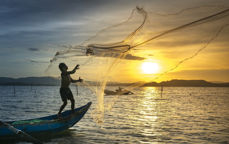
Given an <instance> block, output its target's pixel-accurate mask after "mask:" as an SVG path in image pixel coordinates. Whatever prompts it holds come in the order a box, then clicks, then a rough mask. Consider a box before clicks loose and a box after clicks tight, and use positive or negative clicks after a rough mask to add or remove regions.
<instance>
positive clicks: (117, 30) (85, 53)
mask: <svg viewBox="0 0 229 144" xmlns="http://www.w3.org/2000/svg"><path fill="white" fill-rule="evenodd" d="M228 26H229V9H228V8H227V7H224V6H200V7H193V8H187V9H183V10H179V11H176V12H170V13H168V12H155V11H152V10H147V9H144V8H140V7H136V8H135V9H133V10H132V12H131V13H130V16H129V17H128V18H127V19H126V20H124V21H122V22H117V23H116V24H114V25H111V26H109V27H107V28H104V29H102V30H101V31H99V32H97V33H96V34H95V35H94V36H92V37H90V38H89V39H87V40H85V41H84V42H82V43H81V44H76V45H74V46H67V47H65V48H63V50H61V51H58V52H56V54H55V56H54V57H53V58H52V59H51V61H50V62H51V63H50V66H49V69H53V68H54V69H56V68H57V66H56V65H57V64H59V62H63V61H64V62H65V63H67V64H68V65H70V67H71V66H72V67H73V66H75V65H76V64H80V65H81V69H80V71H78V75H80V76H81V77H82V78H83V79H84V80H85V81H84V83H83V84H82V86H85V87H88V88H90V89H91V90H93V92H95V94H96V96H97V108H96V110H95V112H93V113H94V114H96V116H93V117H94V118H95V120H96V121H97V122H102V121H103V115H104V112H105V111H106V110H108V111H109V110H110V109H111V108H112V106H113V104H114V102H115V99H117V97H114V100H113V101H112V102H111V103H105V104H104V90H105V89H106V85H107V84H108V83H110V82H120V81H121V82H129V83H130V82H134V83H132V84H129V85H127V86H126V87H125V89H128V90H132V91H134V89H135V88H136V87H139V86H141V85H142V84H143V83H142V82H141V81H143V80H144V79H147V80H150V81H162V80H169V79H173V78H174V77H172V76H171V73H173V72H175V71H179V70H181V69H186V70H188V69H189V67H194V66H195V65H197V66H201V68H202V69H204V66H209V65H210V64H209V63H207V62H206V60H205V59H213V58H214V57H215V56H214V55H211V53H210V52H209V51H216V52H217V51H220V50H223V49H225V47H226V44H225V43H224V44H222V42H223V41H226V39H227V33H228V32H229V31H228ZM206 49H208V50H206ZM199 55H200V56H199ZM144 61H151V62H155V63H158V64H159V65H160V72H159V73H157V74H151V75H144V74H142V75H141V73H140V72H138V67H139V64H140V63H142V62H144ZM216 61H217V62H219V63H220V61H219V60H216ZM53 65H54V66H53ZM213 66H214V65H213ZM137 75H140V76H139V77H140V78H139V77H138V76H137Z"/></svg>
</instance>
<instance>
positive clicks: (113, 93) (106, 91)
mask: <svg viewBox="0 0 229 144" xmlns="http://www.w3.org/2000/svg"><path fill="white" fill-rule="evenodd" d="M104 93H105V94H106V95H131V94H133V92H131V91H128V90H120V91H117V90H116V91H111V90H107V89H106V90H104Z"/></svg>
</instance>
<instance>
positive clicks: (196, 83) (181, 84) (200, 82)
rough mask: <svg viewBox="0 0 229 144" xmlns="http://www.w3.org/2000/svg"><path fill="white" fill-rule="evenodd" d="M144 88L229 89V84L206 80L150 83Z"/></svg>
mask: <svg viewBox="0 0 229 144" xmlns="http://www.w3.org/2000/svg"><path fill="white" fill-rule="evenodd" d="M143 86H167V87H229V83H212V82H207V81H205V80H176V79H175V80H171V81H164V82H160V83H156V82H150V83H146V84H144V85H143Z"/></svg>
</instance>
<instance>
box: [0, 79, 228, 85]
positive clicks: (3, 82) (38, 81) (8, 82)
mask: <svg viewBox="0 0 229 144" xmlns="http://www.w3.org/2000/svg"><path fill="white" fill-rule="evenodd" d="M86 82H87V83H88V84H89V85H92V86H93V85H96V84H97V83H96V82H93V81H86ZM0 85H48V86H49V85H50V86H56V85H60V80H59V79H57V78H54V77H25V78H17V79H14V78H8V77H0ZM107 85H109V86H131V85H136V84H135V83H115V82H111V83H108V84H107ZM141 86H148V87H149V86H152V87H159V86H166V87H229V83H212V82H207V81H205V80H176V79H175V80H171V81H163V82H160V83H157V82H149V83H142V84H141Z"/></svg>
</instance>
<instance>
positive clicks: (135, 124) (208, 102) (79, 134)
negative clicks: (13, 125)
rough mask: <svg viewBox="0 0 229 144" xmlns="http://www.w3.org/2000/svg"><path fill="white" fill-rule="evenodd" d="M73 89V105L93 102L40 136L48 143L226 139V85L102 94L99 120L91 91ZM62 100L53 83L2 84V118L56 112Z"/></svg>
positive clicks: (228, 91)
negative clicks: (71, 122) (70, 123)
mask: <svg viewBox="0 0 229 144" xmlns="http://www.w3.org/2000/svg"><path fill="white" fill-rule="evenodd" d="M115 88H116V87H108V89H115ZM71 89H72V92H73V94H74V97H75V100H76V107H79V106H82V105H84V104H86V103H87V102H89V101H92V106H91V108H90V109H89V111H88V112H87V113H86V115H85V116H84V118H83V119H81V121H80V122H78V123H77V124H76V125H75V126H74V127H72V128H70V129H69V130H68V131H67V132H66V133H65V134H63V135H61V136H58V137H52V138H51V139H45V140H43V141H44V143H46V144H89V143H90V144H94V143H121V144H123V143H132V144H138V143H139V144H151V143H198V144H200V143H222V144H227V143H229V88H217V87H164V89H163V93H162V95H161V89H160V88H157V87H141V88H137V89H135V91H134V94H133V95H121V96H115V95H110V96H104V104H105V113H104V122H103V123H99V124H98V123H96V122H95V121H94V120H93V112H94V109H95V108H96V103H97V102H96V101H97V100H96V95H95V94H94V93H93V91H91V90H89V89H88V88H85V87H79V88H78V95H77V88H76V87H74V86H72V87H71ZM114 100H115V103H114V105H113V106H112V108H111V109H109V110H106V104H109V103H111V102H113V101H114ZM61 104H62V101H61V98H60V96H59V87H57V86H0V120H1V121H9V120H22V119H31V118H37V117H41V116H47V115H51V114H56V113H57V112H58V110H59V107H60V105H61ZM66 109H70V102H68V106H67V107H66V108H65V110H66ZM0 143H1V142H0ZM16 143H24V142H16Z"/></svg>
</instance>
